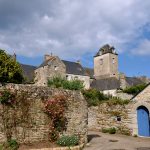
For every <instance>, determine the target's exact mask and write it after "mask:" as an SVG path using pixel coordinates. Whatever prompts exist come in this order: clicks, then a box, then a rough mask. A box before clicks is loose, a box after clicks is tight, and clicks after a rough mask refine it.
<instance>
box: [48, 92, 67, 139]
mask: <svg viewBox="0 0 150 150" xmlns="http://www.w3.org/2000/svg"><path fill="white" fill-rule="evenodd" d="M66 99H67V98H66V96H64V95H57V96H54V97H52V98H50V99H48V100H47V101H46V102H45V113H46V114H47V115H48V116H49V117H50V120H51V121H50V123H49V129H50V132H49V139H50V141H51V142H54V141H56V140H57V139H58V137H59V133H60V132H62V131H64V130H65V129H66V124H67V120H66V117H65V110H66V108H67V102H66Z"/></svg>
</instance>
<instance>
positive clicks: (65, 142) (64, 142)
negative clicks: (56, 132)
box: [57, 135, 79, 147]
mask: <svg viewBox="0 0 150 150" xmlns="http://www.w3.org/2000/svg"><path fill="white" fill-rule="evenodd" d="M78 143H79V138H78V137H77V136H75V135H72V136H62V137H61V138H60V139H58V140H57V144H58V145H60V146H68V147H70V146H75V145H78Z"/></svg>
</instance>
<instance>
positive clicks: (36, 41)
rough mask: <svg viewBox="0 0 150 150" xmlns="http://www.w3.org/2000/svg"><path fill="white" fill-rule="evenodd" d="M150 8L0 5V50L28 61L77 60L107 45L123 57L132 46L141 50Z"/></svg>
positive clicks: (4, 1) (141, 4) (63, 0)
mask: <svg viewBox="0 0 150 150" xmlns="http://www.w3.org/2000/svg"><path fill="white" fill-rule="evenodd" d="M149 8H150V1H149V0H145V1H141V0H126V1H122V0H105V1H104V0H95V1H93V0H86V1H84V0H74V1H71V0H57V1H53V0H45V1H44V2H43V1H42V0H32V1H29V0H26V1H24V2H20V0H14V2H13V3H12V2H10V0H0V20H3V22H2V24H1V25H0V40H1V42H0V48H4V49H7V50H8V51H9V52H10V53H12V52H13V51H14V49H15V50H16V53H17V54H20V55H24V56H31V57H34V56H41V55H43V54H45V53H51V52H53V53H54V54H56V55H59V56H61V57H63V58H73V57H77V58H79V57H82V56H83V55H85V54H86V53H93V55H94V54H95V52H96V51H97V50H98V49H99V47H100V46H102V45H103V44H105V43H110V44H112V45H114V46H115V47H116V48H117V49H118V51H119V52H125V51H126V50H128V46H129V45H130V44H132V43H133V42H136V43H137V44H139V45H142V44H140V43H138V40H139V37H140V36H141V34H142V30H143V26H145V25H146V24H148V23H150V11H149ZM140 41H141V39H140V40H139V42H140ZM128 51H129V50H128ZM129 52H131V53H134V52H133V50H130V51H129ZM144 53H147V50H146V49H141V50H140V51H138V54H144Z"/></svg>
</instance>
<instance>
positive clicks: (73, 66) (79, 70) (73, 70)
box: [62, 60, 87, 76]
mask: <svg viewBox="0 0 150 150" xmlns="http://www.w3.org/2000/svg"><path fill="white" fill-rule="evenodd" d="M62 62H63V63H64V64H65V66H66V73H67V74H74V75H83V76H86V75H87V74H86V71H85V70H84V68H83V67H82V65H81V64H80V63H77V62H71V61H66V60H62Z"/></svg>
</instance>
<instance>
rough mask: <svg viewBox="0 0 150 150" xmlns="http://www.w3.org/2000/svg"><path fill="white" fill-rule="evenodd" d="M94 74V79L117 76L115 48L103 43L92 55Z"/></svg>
mask: <svg viewBox="0 0 150 150" xmlns="http://www.w3.org/2000/svg"><path fill="white" fill-rule="evenodd" d="M94 75H95V78H96V79H103V78H104V79H106V78H111V77H115V78H118V76H119V73H118V54H117V53H116V52H115V48H114V47H111V46H109V45H108V44H106V45H104V46H103V47H102V48H100V49H99V51H98V53H97V54H96V55H95V56H94Z"/></svg>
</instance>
